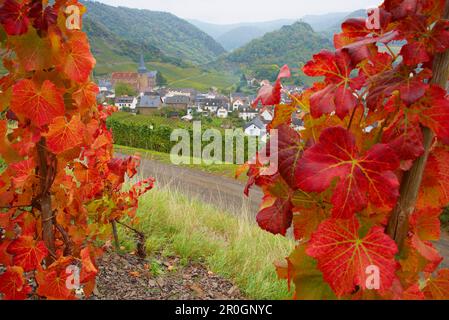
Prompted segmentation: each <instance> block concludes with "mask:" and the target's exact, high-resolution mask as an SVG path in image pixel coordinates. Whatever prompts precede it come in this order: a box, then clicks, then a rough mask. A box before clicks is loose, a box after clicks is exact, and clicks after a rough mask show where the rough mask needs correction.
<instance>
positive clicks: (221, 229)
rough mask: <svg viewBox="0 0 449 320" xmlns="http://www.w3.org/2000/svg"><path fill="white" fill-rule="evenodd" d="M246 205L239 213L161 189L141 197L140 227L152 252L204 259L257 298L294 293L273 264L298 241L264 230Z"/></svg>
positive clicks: (127, 241)
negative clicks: (256, 223) (246, 208)
mask: <svg viewBox="0 0 449 320" xmlns="http://www.w3.org/2000/svg"><path fill="white" fill-rule="evenodd" d="M244 210H245V209H244V208H242V212H241V215H240V216H235V215H231V214H228V213H225V212H220V211H218V210H217V209H215V208H213V207H212V206H209V205H207V204H204V203H201V202H199V201H198V200H196V199H190V198H187V197H186V196H184V195H182V194H180V193H178V192H177V191H176V190H173V189H156V190H152V191H151V192H149V193H148V194H147V195H145V196H144V197H143V198H142V199H141V202H140V206H139V210H138V217H139V218H140V225H139V228H140V229H141V230H142V231H144V232H145V234H146V235H147V236H148V238H147V250H148V252H149V254H155V253H159V252H162V254H164V255H167V256H170V255H179V256H180V257H181V258H182V259H183V260H184V261H192V260H193V261H200V262H202V263H204V264H206V265H207V266H208V267H209V268H210V270H211V271H213V272H214V273H216V274H219V275H221V276H224V277H226V278H228V279H230V280H232V281H233V282H234V283H235V284H236V285H237V286H238V287H239V288H240V290H241V291H242V292H243V293H244V294H245V295H246V296H247V297H249V298H252V299H286V298H290V297H291V293H289V292H288V289H287V283H286V282H285V281H283V280H278V278H277V275H276V273H275V268H274V266H273V263H274V262H275V261H280V260H283V259H284V258H285V257H286V256H288V254H289V253H290V252H291V250H292V249H293V247H294V243H293V241H292V240H289V239H286V238H284V237H280V236H273V235H271V234H268V233H266V232H264V231H262V230H261V229H259V228H258V227H257V226H256V225H255V224H254V218H253V215H251V214H250V213H249V212H247V211H244ZM125 232H126V231H125V230H121V237H122V238H123V239H125V241H124V243H125V245H126V246H127V247H128V249H132V247H133V241H132V238H131V235H130V234H127V233H125Z"/></svg>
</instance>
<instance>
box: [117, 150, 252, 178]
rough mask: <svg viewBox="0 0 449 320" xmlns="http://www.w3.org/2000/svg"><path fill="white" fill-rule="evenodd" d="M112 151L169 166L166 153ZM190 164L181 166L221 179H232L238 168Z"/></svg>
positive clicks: (222, 165) (191, 161) (229, 165)
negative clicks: (139, 156)
mask: <svg viewBox="0 0 449 320" xmlns="http://www.w3.org/2000/svg"><path fill="white" fill-rule="evenodd" d="M114 150H115V151H116V152H119V153H122V154H127V155H135V154H139V155H141V156H142V157H143V158H145V159H150V160H153V161H158V162H162V163H166V164H171V163H172V162H171V160H170V155H169V154H167V153H162V152H157V151H151V150H145V149H138V148H130V147H126V146H119V145H115V146H114ZM190 163H192V164H182V165H181V166H183V167H186V168H190V169H194V170H199V171H203V172H207V173H211V174H215V175H217V176H221V177H227V178H231V179H234V178H235V175H236V171H237V169H238V168H239V166H238V165H236V164H213V165H205V164H193V158H192V159H190ZM246 179H247V178H246V176H245V175H244V174H242V175H241V176H240V177H239V180H241V181H246Z"/></svg>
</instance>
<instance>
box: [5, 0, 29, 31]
mask: <svg viewBox="0 0 449 320" xmlns="http://www.w3.org/2000/svg"><path fill="white" fill-rule="evenodd" d="M27 13H28V3H27V2H26V1H24V2H23V3H19V2H17V1H15V0H6V1H5V2H4V3H3V7H1V8H0V22H1V24H2V25H3V27H5V31H6V33H7V34H9V35H11V36H18V35H21V34H24V33H26V32H27V31H28V25H29V24H30V21H29V19H28V16H27Z"/></svg>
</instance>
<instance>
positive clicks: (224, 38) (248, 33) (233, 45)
mask: <svg viewBox="0 0 449 320" xmlns="http://www.w3.org/2000/svg"><path fill="white" fill-rule="evenodd" d="M265 33H266V31H264V30H262V29H260V28H258V27H252V26H246V27H238V28H236V29H232V30H231V31H228V32H226V33H225V34H223V35H221V36H220V37H218V38H217V41H218V42H219V43H220V44H221V45H222V46H223V47H224V48H225V49H226V50H228V51H233V50H235V49H237V48H240V47H241V46H244V45H245V44H247V43H249V42H250V41H251V40H253V39H256V38H259V37H262V36H263V35H264V34H265Z"/></svg>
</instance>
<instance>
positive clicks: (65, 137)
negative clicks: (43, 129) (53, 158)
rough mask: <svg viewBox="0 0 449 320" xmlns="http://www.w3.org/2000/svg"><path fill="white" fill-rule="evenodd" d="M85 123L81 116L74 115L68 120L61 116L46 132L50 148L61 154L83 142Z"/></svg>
mask: <svg viewBox="0 0 449 320" xmlns="http://www.w3.org/2000/svg"><path fill="white" fill-rule="evenodd" d="M84 130H85V125H84V124H83V123H82V122H81V120H80V117H79V116H74V117H72V119H71V120H70V122H67V120H66V118H65V117H59V118H56V119H55V120H54V122H53V123H52V124H51V125H50V126H49V131H48V133H47V134H46V137H47V146H48V149H49V150H50V151H51V152H53V153H55V154H60V153H62V152H65V151H67V150H70V149H73V148H75V147H77V146H79V145H80V144H82V143H83V137H84Z"/></svg>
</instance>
